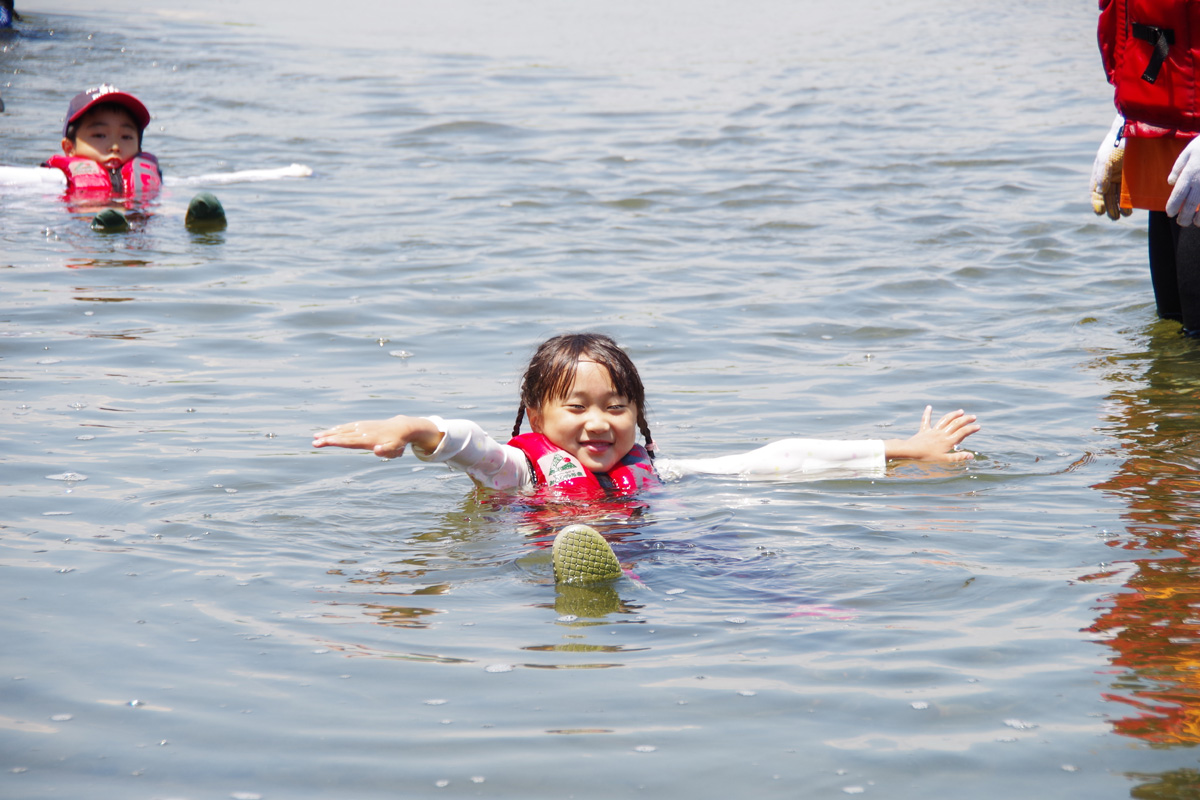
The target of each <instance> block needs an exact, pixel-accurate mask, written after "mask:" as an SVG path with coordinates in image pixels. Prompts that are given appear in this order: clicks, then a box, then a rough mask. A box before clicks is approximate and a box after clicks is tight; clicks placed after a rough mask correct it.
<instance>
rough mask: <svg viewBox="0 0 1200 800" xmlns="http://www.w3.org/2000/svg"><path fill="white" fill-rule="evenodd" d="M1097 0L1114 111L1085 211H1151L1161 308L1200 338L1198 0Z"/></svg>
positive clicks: (1152, 260) (1153, 264)
mask: <svg viewBox="0 0 1200 800" xmlns="http://www.w3.org/2000/svg"><path fill="white" fill-rule="evenodd" d="M1099 2H1100V19H1099V26H1098V39H1099V44H1100V55H1101V59H1102V60H1103V63H1104V70H1105V73H1106V75H1107V76H1108V81H1109V83H1111V84H1112V85H1113V87H1114V90H1115V94H1114V102H1115V104H1116V106H1117V111H1118V116H1117V118H1116V120H1115V121H1114V122H1113V126H1112V128H1111V129H1110V131H1109V133H1108V135H1106V136H1105V138H1104V141H1103V142H1102V143H1101V145H1100V149H1099V151H1098V152H1097V153H1096V160H1095V163H1094V164H1093V167H1092V208H1093V210H1094V211H1095V212H1096V213H1097V214H1104V213H1107V214H1108V215H1109V217H1111V218H1112V219H1118V218H1119V217H1120V216H1122V215H1128V214H1129V213H1130V212H1131V211H1132V209H1134V208H1143V209H1146V210H1148V211H1149V212H1150V237H1149V244H1150V253H1149V255H1150V277H1151V281H1152V283H1153V285H1154V299H1155V302H1156V304H1157V306H1158V314H1159V316H1160V317H1163V318H1164V319H1174V320H1179V321H1180V322H1182V323H1183V331H1184V333H1186V334H1187V335H1189V336H1195V337H1200V227H1197V226H1200V144H1197V142H1200V139H1197V134H1198V133H1200V93H1198V84H1200V73H1198V72H1197V69H1196V68H1195V66H1194V65H1195V63H1196V59H1197V58H1198V57H1200V38H1195V37H1200V0H1099ZM1192 31H1196V33H1195V34H1192V33H1191V32H1192Z"/></svg>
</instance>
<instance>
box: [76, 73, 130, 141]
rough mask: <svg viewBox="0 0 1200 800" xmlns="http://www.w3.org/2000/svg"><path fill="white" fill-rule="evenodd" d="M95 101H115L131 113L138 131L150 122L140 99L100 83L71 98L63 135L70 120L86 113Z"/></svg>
mask: <svg viewBox="0 0 1200 800" xmlns="http://www.w3.org/2000/svg"><path fill="white" fill-rule="evenodd" d="M97 103H116V104H117V105H119V106H121V107H123V108H125V109H126V110H127V111H129V113H130V114H132V115H133V120H134V122H136V123H137V126H138V131H139V132H140V131H144V130H146V126H147V125H149V124H150V112H149V111H147V110H146V106H144V105H142V101H141V100H138V99H137V98H136V97H134V96H133V95H131V94H128V93H126V92H122V91H121V90H120V89H118V88H117V87H115V86H110V85H109V84H107V83H102V84H100V85H99V86H97V87H95V88H94V89H87V90H86V91H82V92H80V93H79V94H77V95H75V97H74V98H72V100H71V105H69V106H67V116H66V119H64V120H63V136H66V135H67V128H68V127H69V126H70V125H71V123H72V122H75V121H76V120H78V119H79V118H80V117H82V116H83V115H84V114H86V113H87V111H88V109H90V108H91V107H92V106H94V105H96V104H97Z"/></svg>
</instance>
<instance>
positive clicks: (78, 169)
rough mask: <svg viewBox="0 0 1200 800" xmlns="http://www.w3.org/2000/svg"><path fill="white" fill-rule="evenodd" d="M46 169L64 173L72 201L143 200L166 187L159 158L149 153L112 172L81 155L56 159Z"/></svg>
mask: <svg viewBox="0 0 1200 800" xmlns="http://www.w3.org/2000/svg"><path fill="white" fill-rule="evenodd" d="M42 166H45V167H56V168H58V169H61V170H62V172H63V174H64V175H66V176H67V194H69V195H71V196H72V199H76V198H83V199H96V200H100V199H104V198H107V197H111V198H113V199H118V198H120V199H126V198H133V197H139V198H140V197H146V196H148V195H150V194H153V193H154V192H157V191H158V189H159V187H161V186H162V170H160V169H159V168H158V159H157V158H155V157H154V156H152V155H151V154H149V153H138V154H137V155H136V156H134V157H133V158H131V159H129V160H128V161H126V162H125V163H124V164H123V165H122V166H121V169H120V170H113V171H112V172H109V171H108V170H106V169H105V168H104V167H102V166H100V165H99V164H97V163H96V162H95V161H92V160H91V159H90V158H82V157H80V156H67V155H58V156H54V157H52V158H50V159H48V160H47V161H46V163H45V164H43V165H42Z"/></svg>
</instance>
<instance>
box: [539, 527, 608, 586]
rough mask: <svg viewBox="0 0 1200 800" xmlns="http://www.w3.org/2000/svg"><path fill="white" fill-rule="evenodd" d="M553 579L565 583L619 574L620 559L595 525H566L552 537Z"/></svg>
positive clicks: (583, 581) (593, 579)
mask: <svg viewBox="0 0 1200 800" xmlns="http://www.w3.org/2000/svg"><path fill="white" fill-rule="evenodd" d="M552 554H553V559H554V579H555V580H557V581H565V582H567V583H585V582H589V581H606V580H612V579H613V578H619V577H621V562H619V561H617V555H616V553H614V552H613V549H612V547H610V546H609V544H608V542H606V541H604V537H603V536H601V535H600V534H599V533H598V532H597V531H596V529H595V528H589V527H588V526H587V525H569V526H567V527H565V528H563V529H562V530H561V531H559V532H558V535H557V536H555V537H554V548H553V550H552Z"/></svg>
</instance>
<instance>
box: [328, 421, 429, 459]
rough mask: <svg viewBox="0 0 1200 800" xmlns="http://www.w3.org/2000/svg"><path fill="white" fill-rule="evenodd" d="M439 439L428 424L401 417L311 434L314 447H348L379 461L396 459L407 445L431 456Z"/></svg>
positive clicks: (361, 422)
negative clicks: (375, 457) (367, 452)
mask: <svg viewBox="0 0 1200 800" xmlns="http://www.w3.org/2000/svg"><path fill="white" fill-rule="evenodd" d="M442 436H443V434H442V432H441V431H440V430H438V427H437V425H436V424H434V423H433V422H432V421H431V420H428V419H425V418H424V417H404V416H400V417H392V418H391V419H369V420H363V421H360V422H347V423H346V424H344V425H336V426H334V427H332V428H330V429H329V430H327V431H321V432H320V433H315V434H313V447H349V448H351V449H354V450H371V451H373V452H374V453H375V455H377V456H379V457H380V458H399V457H400V456H402V455H404V448H405V447H406V446H407V445H410V444H411V445H413V446H414V447H419V448H421V449H422V450H424V451H425V452H427V453H431V452H433V451H434V450H436V449H437V446H438V445H439V444H441V441H442Z"/></svg>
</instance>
